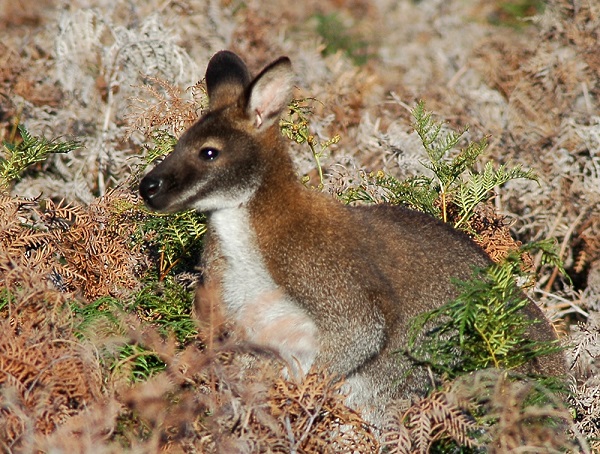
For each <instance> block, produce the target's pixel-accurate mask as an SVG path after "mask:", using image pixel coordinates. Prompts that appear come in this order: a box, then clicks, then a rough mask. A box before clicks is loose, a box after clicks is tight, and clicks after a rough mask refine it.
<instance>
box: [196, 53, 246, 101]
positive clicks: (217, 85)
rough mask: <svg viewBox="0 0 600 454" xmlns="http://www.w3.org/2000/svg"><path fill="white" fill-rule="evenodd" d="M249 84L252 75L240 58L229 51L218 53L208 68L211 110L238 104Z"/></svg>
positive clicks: (208, 91)
mask: <svg viewBox="0 0 600 454" xmlns="http://www.w3.org/2000/svg"><path fill="white" fill-rule="evenodd" d="M249 83H250V73H249V72H248V68H247V67H246V64H245V63H244V62H243V61H242V59H241V58H240V57H238V56H237V55H236V54H234V53H233V52H230V51H228V50H222V51H220V52H217V53H216V54H215V55H213V57H212V58H211V59H210V61H209V62H208V67H207V68H206V91H207V93H208V99H209V109H210V110H214V109H218V108H219V107H223V106H226V105H228V104H232V103H234V102H236V101H237V100H238V99H239V97H240V96H241V95H242V93H244V89H245V88H246V87H247V86H248V84H249Z"/></svg>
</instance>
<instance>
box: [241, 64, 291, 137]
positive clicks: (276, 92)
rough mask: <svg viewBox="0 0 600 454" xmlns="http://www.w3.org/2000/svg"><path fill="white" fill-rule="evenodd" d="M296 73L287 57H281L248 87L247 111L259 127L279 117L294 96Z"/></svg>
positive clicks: (270, 123) (265, 125) (266, 126)
mask: <svg viewBox="0 0 600 454" xmlns="http://www.w3.org/2000/svg"><path fill="white" fill-rule="evenodd" d="M294 80H295V75H294V71H293V70H292V63H291V62H290V59H289V58H287V57H280V58H279V59H277V60H275V61H274V62H273V63H271V64H270V65H269V66H267V67H266V68H265V69H263V70H262V72H261V73H260V74H259V75H258V76H256V78H255V79H254V80H253V81H252V83H251V84H250V86H249V87H248V88H247V89H246V113H247V115H248V116H249V117H250V119H251V120H252V122H253V123H254V126H255V127H256V128H257V129H259V128H268V127H269V126H270V125H272V124H273V123H274V122H275V121H276V120H278V119H279V116H280V115H281V112H282V111H283V110H284V109H285V108H286V107H287V105H288V103H289V102H290V100H291V98H292V89H293V88H294Z"/></svg>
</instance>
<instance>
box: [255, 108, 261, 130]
mask: <svg viewBox="0 0 600 454" xmlns="http://www.w3.org/2000/svg"><path fill="white" fill-rule="evenodd" d="M262 123H263V119H262V115H261V114H260V112H259V111H258V110H257V111H256V121H255V122H254V124H255V126H256V127H257V128H260V127H261V125H262Z"/></svg>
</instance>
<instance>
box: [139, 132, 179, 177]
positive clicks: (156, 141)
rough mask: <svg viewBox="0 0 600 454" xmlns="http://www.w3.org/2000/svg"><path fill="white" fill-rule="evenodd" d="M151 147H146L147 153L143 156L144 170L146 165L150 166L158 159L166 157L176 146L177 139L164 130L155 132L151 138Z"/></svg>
mask: <svg viewBox="0 0 600 454" xmlns="http://www.w3.org/2000/svg"><path fill="white" fill-rule="evenodd" d="M151 138H152V143H153V145H154V146H153V147H147V150H148V151H147V153H146V156H145V159H144V161H145V166H144V167H143V169H142V170H144V169H145V168H146V167H148V165H150V164H152V163H153V162H154V161H156V160H157V159H158V158H161V157H163V156H166V155H168V154H169V153H171V152H172V151H173V149H174V148H175V145H176V144H177V138H176V137H175V136H174V135H172V134H170V133H169V132H167V131H164V130H157V131H154V133H153V134H152V136H151Z"/></svg>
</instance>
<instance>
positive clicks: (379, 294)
mask: <svg viewBox="0 0 600 454" xmlns="http://www.w3.org/2000/svg"><path fill="white" fill-rule="evenodd" d="M293 85H294V74H293V71H292V67H291V63H290V60H289V59H288V58H287V57H281V58H279V59H278V60H276V61H274V62H273V63H271V64H270V65H268V66H267V67H266V68H265V69H264V70H263V71H262V72H261V73H260V74H259V75H258V76H257V77H256V78H254V79H251V77H250V74H249V72H248V69H247V68H246V65H245V64H244V62H243V61H242V60H241V59H240V58H239V57H238V56H237V55H235V54H234V53H232V52H229V51H221V52H219V53H217V54H216V55H214V57H213V58H212V59H211V60H210V62H209V64H208V68H207V70H206V86H207V93H208V97H209V106H208V112H207V113H206V114H204V115H203V116H202V118H201V119H200V120H199V121H198V122H197V123H195V124H194V125H193V126H191V127H190V128H189V129H188V130H187V131H186V132H185V133H184V134H183V135H182V136H181V139H180V140H179V142H178V144H177V145H176V147H175V150H174V151H173V152H172V153H171V154H169V155H168V156H167V157H166V158H165V159H164V160H163V161H162V162H161V163H160V164H158V165H157V166H156V167H155V168H154V169H153V170H152V171H151V172H150V173H148V174H147V175H146V176H145V177H144V178H143V180H142V181H141V183H140V193H141V195H142V197H143V199H144V200H145V202H146V204H147V205H148V207H149V208H151V209H153V210H157V211H161V212H176V211H179V210H184V209H189V208H195V209H196V210H198V211H200V212H205V213H206V215H207V223H208V228H209V239H208V240H207V243H206V246H205V251H204V255H203V262H204V266H205V273H206V276H205V280H206V282H210V283H212V284H214V285H216V287H217V289H218V294H219V297H220V299H221V300H222V302H223V307H224V310H225V312H226V314H227V315H228V316H229V317H231V319H232V320H234V322H235V323H236V324H237V325H238V326H239V327H240V328H241V329H242V330H243V331H244V332H245V335H246V336H247V338H248V339H249V340H250V341H252V342H254V343H256V344H259V345H263V346H265V347H268V348H269V349H274V350H276V351H277V352H278V353H279V354H280V355H281V356H282V357H283V358H284V359H286V360H287V361H288V363H289V364H290V365H291V366H290V367H291V368H292V369H293V368H294V367H295V368H296V369H297V371H299V373H301V374H302V373H306V372H308V370H309V369H310V368H311V367H313V366H314V367H317V368H324V369H325V370H327V371H328V372H330V373H331V374H332V375H334V376H338V377H342V378H345V379H346V382H345V383H346V385H345V386H346V388H345V390H346V391H348V393H349V394H348V404H349V405H350V406H352V407H355V408H357V409H359V410H360V411H362V414H363V415H364V416H365V418H366V419H367V420H370V421H371V422H373V423H374V424H376V425H377V424H381V422H382V416H383V414H384V410H385V406H386V405H387V404H388V403H389V402H390V401H391V400H392V399H394V398H404V397H408V396H411V395H413V394H415V393H416V394H422V393H423V392H424V390H425V388H426V387H427V385H428V383H429V382H430V379H429V378H428V374H427V372H426V371H425V370H424V368H423V367H422V366H418V365H417V364H414V363H413V362H411V361H410V360H409V359H408V358H407V357H405V356H403V355H401V354H399V353H398V351H403V350H405V349H406V344H407V336H408V331H409V323H410V320H411V319H412V318H413V317H415V316H416V315H418V314H420V313H422V312H424V311H428V310H431V309H433V308H437V307H439V306H441V305H442V304H444V303H446V302H448V301H449V300H451V299H452V298H453V297H456V296H457V288H456V286H455V285H454V284H453V283H452V279H453V278H456V279H461V280H467V279H470V278H471V277H472V273H473V269H474V267H485V266H486V265H488V264H489V263H490V260H489V258H488V256H487V255H486V254H485V253H484V252H483V250H482V249H480V247H479V246H477V245H476V244H475V243H474V242H473V241H471V239H470V238H468V236H466V235H464V234H462V233H460V232H458V231H456V230H454V229H453V228H452V227H450V226H448V225H446V224H444V223H443V222H441V221H438V220H436V219H434V218H432V217H431V216H429V215H426V214H423V213H420V212H416V211H412V210H409V209H407V208H403V207H400V206H388V205H375V206H357V207H350V206H344V205H343V204H341V203H339V202H338V201H336V200H334V199H333V198H331V197H329V196H327V195H324V194H322V193H319V192H317V191H313V190H310V189H307V188H305V187H304V186H303V185H302V184H301V182H300V181H299V179H298V177H297V175H296V173H295V170H294V166H293V163H292V159H291V157H290V156H289V154H288V153H287V151H286V147H285V143H284V138H283V137H282V135H281V133H280V131H279V118H280V115H281V114H282V112H283V111H284V110H285V109H286V106H287V104H288V102H289V101H290V99H291V97H292V89H293ZM523 313H524V314H525V315H526V317H528V318H529V319H531V320H534V321H535V322H536V323H533V324H532V325H531V328H530V333H529V335H530V336H531V337H532V338H533V339H536V340H541V341H552V340H555V339H556V335H555V332H554V330H553V328H552V326H551V325H550V323H549V322H548V321H547V319H546V318H545V317H544V315H543V313H542V312H541V310H540V309H539V308H538V307H537V306H536V305H535V303H534V302H530V303H529V305H528V306H526V308H525V309H524V310H523ZM531 367H532V368H533V369H534V370H535V371H537V372H539V373H543V374H547V375H557V374H563V373H565V362H564V358H563V355H562V354H561V353H556V354H553V355H548V356H544V357H541V358H540V359H538V360H536V363H535V364H533V365H531Z"/></svg>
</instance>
